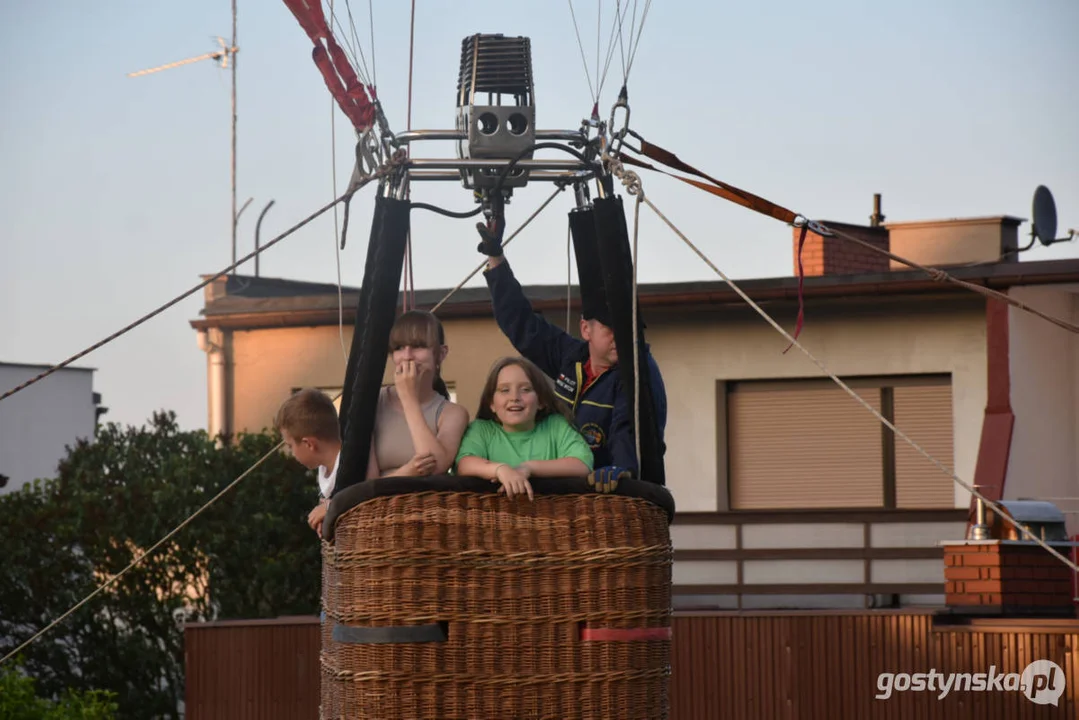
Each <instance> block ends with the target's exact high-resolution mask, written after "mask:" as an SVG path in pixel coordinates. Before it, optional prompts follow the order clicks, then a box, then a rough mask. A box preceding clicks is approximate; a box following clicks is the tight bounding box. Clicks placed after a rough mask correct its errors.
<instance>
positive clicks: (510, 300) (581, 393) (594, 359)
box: [479, 231, 667, 491]
mask: <svg viewBox="0 0 1079 720" xmlns="http://www.w3.org/2000/svg"><path fill="white" fill-rule="evenodd" d="M483 235H485V234H484V233H483V232H482V231H481V236H483ZM479 249H480V251H481V252H483V253H485V254H487V255H488V260H487V268H486V269H485V271H484V278H485V279H486V280H487V287H488V289H490V291H491V302H492V304H493V306H494V314H495V320H496V321H497V322H498V327H499V328H500V329H501V330H502V332H503V334H504V335H505V336H506V338H507V339H508V340H509V341H510V342H511V343H512V344H513V347H514V348H516V350H517V352H519V353H520V354H521V355H523V356H524V357H526V358H528V359H529V360H531V361H532V362H534V363H535V364H536V365H537V366H539V368H540V369H541V370H543V372H544V373H546V374H547V375H548V376H549V377H551V378H552V379H553V380H554V381H555V393H556V394H557V395H558V396H559V397H560V398H562V399H563V400H565V401H566V404H567V405H569V406H570V407H571V408H572V409H573V414H574V416H575V417H576V419H577V429H578V430H580V432H581V434H582V435H583V436H584V438H585V440H587V441H588V444H589V446H590V447H591V448H592V453H593V456H594V459H595V464H594V466H595V468H597V471H596V473H594V475H595V477H594V478H592V479H593V481H594V482H595V483H596V484H597V486H600V485H601V484H602V487H599V489H601V490H605V491H607V490H611V489H614V487H615V486H616V485H617V479H618V477H620V476H622V477H624V476H625V475H624V474H623V471H624V470H625V471H630V472H632V473H633V474H634V475H636V474H637V451H636V443H635V440H634V434H633V418H632V417H631V415H630V410H629V402H628V398H627V396H626V392H625V391H624V389H623V387H622V383H621V381H620V380H619V376H618V371H617V363H618V361H619V353H618V350H617V348H615V343H614V332H613V331H612V330H611V327H610V323H611V321H610V318H609V317H608V312H609V311H608V309H607V307H606V303H603V302H595V301H593V302H587V301H586V302H584V304H583V305H584V306H583V307H582V314H581V321H580V323H581V325H580V328H581V337H582V338H583V340H578V339H576V338H574V337H573V336H572V335H570V334H569V333H567V332H565V331H564V330H562V329H561V328H559V327H558V326H556V325H553V324H552V323H550V322H548V321H547V320H546V319H544V318H543V316H541V315H539V314H538V313H535V312H534V311H533V310H532V304H531V303H530V302H529V301H528V298H526V297H525V294H524V291H523V290H522V289H521V284H520V283H519V282H517V278H515V277H514V276H513V271H512V270H511V269H510V266H509V263H508V262H507V261H506V259H505V257H504V256H503V255H502V248H501V246H500V244H499V243H497V242H482V243H481V244H480V248H479ZM639 352H640V367H641V370H642V371H644V370H645V369H647V371H648V373H649V378H650V381H651V387H652V394H653V402H654V404H655V414H656V426H657V427H658V429H659V447H660V452H661V453H662V452H664V450H665V447H666V446H665V443H664V442H663V430H664V428H665V426H666V424H667V394H666V391H665V390H664V387H663V378H662V376H661V375H660V372H659V367H658V366H657V365H656V361H655V360H654V359H653V358H652V353H651V352H650V351H649V348H648V346H647V344H645V345H643V346H642V347H641V348H640V350H639ZM625 360H626V362H633V349H632V348H629V349H628V350H627V351H626V353H625ZM632 391H633V390H632V388H630V392H631V393H632ZM600 469H606V471H605V472H601V470H600ZM641 479H642V480H648V479H649V478H641Z"/></svg>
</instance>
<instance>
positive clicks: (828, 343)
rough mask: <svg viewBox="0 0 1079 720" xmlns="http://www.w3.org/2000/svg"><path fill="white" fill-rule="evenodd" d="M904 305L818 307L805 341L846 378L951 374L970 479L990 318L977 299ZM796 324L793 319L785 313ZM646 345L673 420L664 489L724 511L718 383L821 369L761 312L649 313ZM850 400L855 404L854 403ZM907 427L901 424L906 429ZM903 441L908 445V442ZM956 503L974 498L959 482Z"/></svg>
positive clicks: (686, 502)
mask: <svg viewBox="0 0 1079 720" xmlns="http://www.w3.org/2000/svg"><path fill="white" fill-rule="evenodd" d="M943 302H946V303H947V304H943V303H940V304H938V305H937V306H936V307H935V306H934V305H932V304H930V303H913V302H905V303H903V304H901V305H895V306H891V307H879V308H872V307H866V306H864V305H863V306H861V307H858V308H853V307H851V306H849V305H844V306H842V307H829V306H828V305H826V304H824V303H814V304H812V305H810V306H809V307H808V308H807V310H806V320H805V327H804V329H803V331H802V334H801V336H800V337H799V341H800V342H802V343H803V344H804V345H805V346H806V348H807V349H808V350H810V352H812V353H813V354H814V355H815V356H816V357H817V358H818V359H819V360H821V361H822V362H823V363H824V364H825V365H826V366H827V367H828V368H829V369H830V370H832V371H833V372H834V373H836V374H838V375H840V376H841V377H842V376H857V375H902V374H921V373H950V374H951V376H952V394H953V403H954V409H953V413H954V426H953V427H954V459H955V467H956V470H957V472H958V474H959V477H960V478H962V479H963V480H965V481H967V482H968V483H969V482H972V481H973V477H974V466H975V461H976V459H977V454H978V442H979V437H980V434H981V427H982V415H983V411H984V409H985V402H986V361H985V312H984V304H983V303H982V302H981V301H980V300H977V299H975V300H972V301H969V302H968V301H956V300H954V299H951V300H947V301H943ZM778 319H779V320H780V322H781V323H782V324H783V325H784V326H785V327H787V328H793V327H794V322H793V317H790V316H789V314H786V313H785V314H783V315H780V317H779V318H778ZM648 322H649V330H648V332H649V339H650V342H651V343H652V346H653V352H654V353H655V356H656V360H657V362H658V363H659V366H660V368H661V369H662V371H663V376H664V382H665V384H666V388H667V397H668V403H669V405H670V411H669V413H668V419H667V432H666V439H667V485H668V487H670V489H671V491H672V492H673V493H674V496H675V500H676V501H677V503H678V509H679V511H699V512H707V511H716V510H725V509H726V507H725V503H726V498H722V497H718V482H719V479H720V478H719V473H720V472H723V470H722V469H721V463H722V459H721V458H720V459H719V460H717V458H718V457H720V455H721V453H722V451H723V450H724V448H723V437H724V430H723V428H722V427H721V424H722V417H717V402H718V399H717V389H716V386H717V382H716V381H717V380H755V379H779V378H807V377H821V376H822V373H821V371H820V369H819V368H817V366H816V365H814V364H813V363H812V362H811V361H810V360H809V359H808V358H806V357H805V355H803V354H802V353H801V352H800V351H799V350H798V349H797V348H792V349H791V350H790V352H788V353H787V354H783V350H784V348H785V347H786V345H787V342H786V341H785V340H784V339H783V337H782V336H780V335H779V334H778V333H776V331H775V330H774V329H773V328H771V327H769V326H768V325H767V324H765V323H764V322H763V321H762V320H761V319H760V318H759V317H758V316H756V315H755V314H753V315H752V316H750V315H747V314H744V313H743V314H740V315H737V316H733V317H732V316H731V313H730V311H727V312H726V313H725V315H724V316H723V317H722V318H721V317H720V316H719V315H718V314H717V313H708V312H699V313H694V314H687V313H685V312H681V313H671V314H669V315H664V316H657V315H650V316H649V318H648ZM852 402H854V401H853V400H852ZM900 429H902V428H900ZM896 442H903V441H902V440H901V439H898V438H897V440H896ZM955 497H956V507H961V506H964V505H966V504H967V503H968V502H969V493H968V492H967V491H966V490H963V489H962V488H961V487H959V486H958V485H957V486H956V494H955Z"/></svg>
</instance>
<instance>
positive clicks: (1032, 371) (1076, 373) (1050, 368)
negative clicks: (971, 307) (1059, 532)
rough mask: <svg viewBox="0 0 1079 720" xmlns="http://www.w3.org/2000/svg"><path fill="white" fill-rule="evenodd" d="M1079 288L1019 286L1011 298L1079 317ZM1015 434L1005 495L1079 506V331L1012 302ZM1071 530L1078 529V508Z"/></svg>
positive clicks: (1059, 314)
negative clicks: (1071, 330)
mask: <svg viewBox="0 0 1079 720" xmlns="http://www.w3.org/2000/svg"><path fill="white" fill-rule="evenodd" d="M1077 292H1079V288H1075V286H1070V287H1059V286H1056V287H1053V286H1046V287H1021V288H1013V289H1012V290H1011V291H1010V293H1009V294H1010V295H1011V297H1013V298H1015V299H1017V300H1019V301H1021V302H1023V303H1024V304H1026V305H1029V306H1031V307H1033V308H1036V309H1037V310H1040V311H1042V312H1044V313H1046V314H1048V315H1050V316H1052V317H1058V318H1061V319H1064V320H1070V321H1072V322H1074V321H1075V319H1076V317H1077V314H1076V304H1077V302H1079V294H1077ZM1008 334H1009V350H1010V352H1009V366H1010V374H1011V401H1012V411H1013V412H1014V413H1015V429H1014V431H1013V434H1012V447H1011V454H1010V456H1009V460H1008V474H1007V478H1006V480H1005V482H1004V496H1005V497H1006V498H1009V499H1014V498H1018V497H1027V498H1072V499H1071V500H1059V501H1056V504H1057V505H1058V507H1060V509H1061V510H1065V511H1077V510H1079V501H1077V500H1076V499H1075V498H1079V453H1077V448H1079V335H1076V334H1074V333H1070V332H1068V331H1067V330H1065V329H1063V328H1060V327H1057V326H1055V325H1052V324H1050V323H1049V322H1047V321H1045V320H1043V319H1042V318H1039V317H1037V316H1035V315H1032V314H1030V313H1028V312H1025V311H1023V310H1020V309H1018V308H1015V307H1012V308H1010V309H1009V311H1008ZM1068 529H1069V530H1070V532H1071V533H1073V534H1079V514H1075V513H1071V514H1069V523H1068Z"/></svg>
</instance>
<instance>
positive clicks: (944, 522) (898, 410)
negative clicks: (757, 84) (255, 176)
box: [191, 217, 1079, 608]
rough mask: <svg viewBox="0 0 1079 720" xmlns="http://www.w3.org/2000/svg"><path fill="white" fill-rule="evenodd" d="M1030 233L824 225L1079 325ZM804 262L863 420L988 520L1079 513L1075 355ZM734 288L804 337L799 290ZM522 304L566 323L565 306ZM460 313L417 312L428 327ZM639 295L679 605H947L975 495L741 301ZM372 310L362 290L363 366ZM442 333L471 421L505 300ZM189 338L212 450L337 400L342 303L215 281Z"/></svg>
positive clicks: (352, 295)
mask: <svg viewBox="0 0 1079 720" xmlns="http://www.w3.org/2000/svg"><path fill="white" fill-rule="evenodd" d="M1020 223H1021V221H1020V220H1018V219H1016V218H1011V217H990V218H970V219H959V220H944V221H934V222H919V223H893V224H887V225H883V224H880V223H879V222H874V224H873V225H872V226H869V227H863V226H856V225H848V224H843V223H827V224H828V225H829V226H833V227H836V228H839V229H843V230H844V231H845V232H848V233H851V234H855V235H857V236H858V237H860V238H862V239H864V240H865V241H866V242H868V243H870V244H873V245H875V246H877V247H881V248H885V249H887V248H891V249H892V250H893V251H895V252H897V253H899V254H901V255H903V256H904V257H908V258H910V259H912V260H915V261H917V262H921V263H926V264H929V263H932V264H935V265H938V266H946V267H948V270H949V272H951V273H952V274H953V275H954V276H955V277H957V278H960V279H962V280H965V281H967V282H969V283H973V284H975V285H977V286H981V287H987V288H991V289H994V290H997V291H1000V292H1002V293H1006V294H1007V295H1009V296H1010V297H1013V298H1015V299H1017V300H1020V301H1021V302H1023V303H1025V304H1027V305H1029V306H1031V307H1035V308H1038V309H1040V310H1042V311H1043V312H1046V313H1048V314H1050V315H1052V316H1054V317H1057V318H1059V319H1061V320H1064V321H1065V322H1067V323H1071V324H1079V259H1075V260H1055V261H1044V262H1019V261H1018V250H1017V248H1018V227H1019V225H1020ZM794 237H795V243H794V245H795V248H794V249H795V260H796V262H795V265H796V266H797V245H798V233H797V231H796V232H795V235H794ZM801 261H802V265H803V268H804V272H805V275H806V279H805V283H804V290H803V298H804V303H805V308H806V321H805V328H804V330H803V332H802V334H801V336H800V341H801V342H802V343H803V344H804V345H805V346H806V348H807V349H809V350H810V351H811V352H812V353H813V354H814V355H815V356H817V357H818V358H819V359H820V360H821V361H822V362H823V363H824V364H825V365H827V367H828V368H829V369H830V370H831V371H832V372H834V373H836V374H837V375H838V376H840V377H841V378H843V379H844V381H845V382H847V383H848V384H849V385H850V387H851V388H852V389H853V390H854V391H855V392H856V393H857V394H858V395H859V397H861V398H862V399H863V400H864V401H865V402H866V403H868V404H869V405H870V406H871V407H873V408H875V409H876V410H877V411H879V412H880V413H881V414H882V415H883V416H884V417H886V418H888V419H889V420H891V421H893V422H894V423H895V425H896V426H897V427H898V428H899V429H900V430H901V431H903V432H904V433H905V434H906V435H907V436H908V437H909V438H910V439H911V440H912V441H914V442H915V443H917V444H918V445H919V446H921V447H922V448H923V449H924V450H925V451H926V452H928V453H929V454H930V455H932V456H933V457H934V458H936V459H938V460H939V461H940V462H941V463H943V464H944V465H945V466H946V467H948V468H953V467H954V470H955V472H956V473H957V475H958V477H959V478H961V479H962V480H964V481H965V482H967V483H975V484H977V485H979V486H981V491H982V492H983V493H985V494H986V495H987V496H988V497H990V498H997V499H999V498H1018V497H1033V498H1068V497H1072V498H1074V497H1075V496H1076V495H1079V493H1077V492H1076V490H1077V489H1079V335H1076V334H1074V333H1070V332H1068V331H1067V330H1065V329H1063V328H1060V327H1057V326H1055V325H1053V324H1051V323H1049V322H1046V321H1045V320H1043V319H1041V318H1038V317H1035V316H1034V315H1031V314H1029V313H1027V312H1025V311H1023V310H1020V309H1018V308H1015V307H1009V306H1008V305H1006V304H1004V303H1002V302H1001V301H999V300H988V299H987V298H986V297H984V296H982V295H980V294H977V293H975V292H972V291H970V290H969V289H964V288H959V287H957V286H956V285H954V284H951V283H945V282H939V281H936V280H933V279H932V278H929V277H927V275H926V274H925V273H923V272H921V271H913V270H908V269H904V268H903V267H902V266H899V265H897V266H893V264H892V263H890V262H889V260H888V259H887V258H886V257H885V256H882V255H879V254H876V253H873V252H872V251H870V250H868V249H865V248H862V247H859V246H856V245H852V244H850V243H847V242H845V241H843V240H840V239H837V238H822V237H820V236H819V235H815V234H814V233H809V236H808V238H807V240H806V243H805V245H804V247H803V248H802V252H801ZM739 284H740V286H741V287H742V288H743V290H745V291H746V292H747V293H748V294H749V295H750V296H751V297H752V298H753V299H754V300H755V301H756V302H758V303H759V304H760V305H761V306H762V307H763V308H764V309H766V310H767V311H768V312H769V313H771V314H772V315H773V316H774V317H775V318H776V319H777V320H778V321H779V322H780V323H782V324H783V326H784V327H787V328H793V327H794V320H795V316H796V313H797V307H798V280H797V278H796V277H794V276H793V274H792V275H791V276H785V277H776V278H762V279H752V280H746V281H743V282H741V283H739ZM525 292H526V294H528V295H529V297H530V298H531V299H532V300H533V303H534V306H535V308H536V309H537V310H538V311H541V312H543V313H544V314H545V315H546V316H547V317H548V318H549V319H550V320H551V321H552V322H555V323H556V324H560V325H564V324H565V317H566V294H565V293H566V289H565V286H555V285H552V286H531V287H527V288H525ZM446 293H447V291H445V290H427V291H417V293H416V302H417V305H418V306H419V307H428V308H429V307H432V306H434V305H435V304H436V303H437V302H438V301H439V300H441V299H442V298H443V297H444V296H445V295H446ZM639 296H640V305H641V309H642V313H643V314H644V316H645V317H646V319H647V322H648V330H647V336H648V340H649V342H650V344H651V346H652V350H653V353H654V355H655V357H656V360H657V361H658V363H659V366H660V368H661V369H662V372H663V375H664V381H665V384H666V389H667V396H668V404H669V408H670V411H669V418H668V423H667V428H666V441H667V456H666V468H667V484H668V487H669V488H670V489H671V491H672V493H673V494H674V497H675V500H676V502H677V505H678V511H679V512H678V516H677V518H676V520H675V523H674V525H673V526H672V538H673V542H674V546H675V564H674V590H675V596H676V605H677V606H678V607H718V608H759V607H863V606H867V605H868V606H880V605H887V606H897V605H900V606H906V605H918V604H929V605H940V604H943V589H944V580H943V565H942V560H941V557H942V556H941V549H940V547H939V546H938V543H939V542H940V541H942V540H951V539H962V538H963V537H965V534H966V529H967V524H968V517H969V514H970V508H971V495H970V493H969V492H968V491H967V490H966V489H964V488H963V487H961V486H960V485H958V484H956V483H955V482H954V481H953V480H952V478H951V477H950V476H949V475H947V474H945V473H943V472H942V471H941V470H940V469H939V468H938V467H937V466H935V465H934V464H933V463H931V462H930V461H929V460H927V459H926V458H925V457H924V456H923V455H922V454H921V453H919V452H918V451H917V450H915V449H914V448H913V447H912V446H911V445H910V444H908V443H907V442H906V441H904V440H902V439H901V438H899V437H896V436H895V435H894V434H893V433H891V432H890V431H889V430H888V429H887V428H886V427H884V426H883V425H882V424H881V423H880V422H879V421H878V420H877V419H876V417H874V416H873V415H872V414H871V413H869V412H868V411H867V410H866V409H865V408H864V407H863V406H862V405H860V404H859V403H857V402H855V401H854V400H853V399H852V398H850V397H849V396H848V395H847V394H846V393H844V392H843V391H842V390H840V389H839V388H838V387H837V386H836V385H835V384H834V383H832V382H831V381H830V380H828V379H827V378H826V377H824V378H822V373H821V371H820V369H819V368H818V367H817V366H816V365H815V364H813V363H812V362H810V361H809V360H808V359H807V358H806V357H805V356H804V355H803V354H802V353H800V352H799V351H798V350H797V349H792V350H791V351H790V352H787V353H784V352H783V351H784V349H785V348H786V345H787V342H786V341H785V340H784V339H783V338H782V337H781V336H780V335H779V334H778V333H776V332H775V330H774V329H772V328H771V327H769V326H768V325H767V324H766V323H764V322H763V321H762V320H761V318H760V317H759V316H758V315H756V314H755V313H754V311H753V310H752V309H750V308H749V307H748V306H746V304H745V303H744V302H743V301H742V300H741V299H740V298H738V296H737V295H736V294H735V293H734V292H733V291H732V290H731V289H730V288H729V287H727V286H726V285H725V284H724V283H721V282H688V283H660V284H645V285H641V286H640V287H639ZM357 297H358V295H357V291H356V290H355V289H347V290H346V291H345V296H344V308H345V310H344V345H345V347H347V346H348V344H349V343H350V338H351V329H350V328H351V325H352V323H353V321H354V316H355V306H356V302H357ZM576 301H577V298H576V296H575V295H574V296H573V299H572V302H573V303H576ZM439 316H440V317H441V318H442V320H443V322H444V325H445V329H446V335H447V340H448V344H449V345H450V348H451V352H450V356H449V358H448V359H447V361H446V363H445V365H444V367H443V376H444V378H445V379H446V380H447V383H448V384H449V385H450V387H451V388H452V389H453V391H454V392H456V393H457V396H458V398H460V401H461V402H462V403H463V404H464V405H465V406H466V407H469V409H470V411H471V412H472V413H473V414H474V413H475V408H474V403H475V401H476V399H478V397H479V394H480V386H481V384H482V381H483V378H484V376H485V373H486V370H487V368H488V367H489V365H490V363H491V362H492V361H493V360H494V359H495V358H496V357H498V356H500V355H503V354H508V353H512V352H513V351H512V348H511V347H510V345H509V344H508V343H507V342H506V340H505V339H504V338H503V337H502V336H501V334H500V333H499V331H498V329H497V327H496V326H495V324H494V321H493V319H492V314H491V309H490V300H489V296H488V294H487V291H486V288H475V289H473V288H470V289H464V290H461V291H459V292H458V293H456V294H455V295H454V296H453V297H452V298H451V299H450V300H449V301H448V302H447V303H446V304H445V305H443V306H442V308H441V309H440V310H439ZM191 325H192V327H193V328H195V329H196V330H197V331H198V337H199V346H200V347H201V348H202V349H203V350H205V351H206V352H207V362H208V367H209V370H210V375H209V377H210V382H209V388H208V391H209V394H210V395H209V407H210V418H209V420H210V429H211V431H212V432H215V433H216V432H236V431H242V430H259V429H262V428H265V427H267V426H269V425H270V424H271V422H272V418H273V414H274V411H275V410H276V408H277V406H278V405H279V404H280V402H281V401H282V400H283V399H284V398H285V397H286V396H287V395H288V394H289V393H290V392H292V391H293V390H295V389H297V388H299V387H302V386H316V387H320V388H323V389H324V390H325V391H327V392H331V393H336V391H338V390H340V387H341V382H342V378H343V377H344V368H345V357H344V350H343V347H342V341H341V338H340V336H339V328H338V298H337V287H336V286H334V285H321V284H314V283H306V282H297V281H289V280H280V279H269V278H258V277H241V276H233V277H229V278H220V279H218V280H216V281H214V282H213V283H212V284H210V285H209V286H208V287H207V289H206V295H205V306H204V309H203V311H202V316H201V317H200V318H199V319H197V320H193V321H192V322H191ZM1061 502H1062V507H1064V509H1065V510H1067V511H1069V512H1071V511H1075V510H1079V502H1077V503H1075V504H1074V505H1072V506H1066V505H1064V501H1061ZM1069 517H1070V521H1069V533H1070V534H1072V535H1074V534H1076V533H1079V514H1076V513H1075V512H1071V514H1070V515H1069Z"/></svg>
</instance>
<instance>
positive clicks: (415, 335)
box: [390, 310, 450, 400]
mask: <svg viewBox="0 0 1079 720" xmlns="http://www.w3.org/2000/svg"><path fill="white" fill-rule="evenodd" d="M445 344H446V331H445V330H444V329H443V328H442V322H441V321H440V320H439V319H438V318H437V317H435V315H434V313H429V312H427V311H426V310H409V311H408V312H405V313H401V315H400V316H399V317H398V318H397V320H395V321H394V323H393V327H392V328H391V329H390V354H393V351H394V350H397V349H399V348H403V347H405V346H408V347H414V348H430V349H431V350H433V351H434V352H435V353H436V355H435V362H436V364H435V379H434V388H435V392H437V393H438V394H439V395H441V396H442V397H444V398H446V399H447V400H449V399H450V390H449V388H448V387H446V382H445V381H444V380H443V379H442V362H441V361H440V360H438V356H437V353H438V351H439V349H440V348H441V347H442V346H443V345H445Z"/></svg>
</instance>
